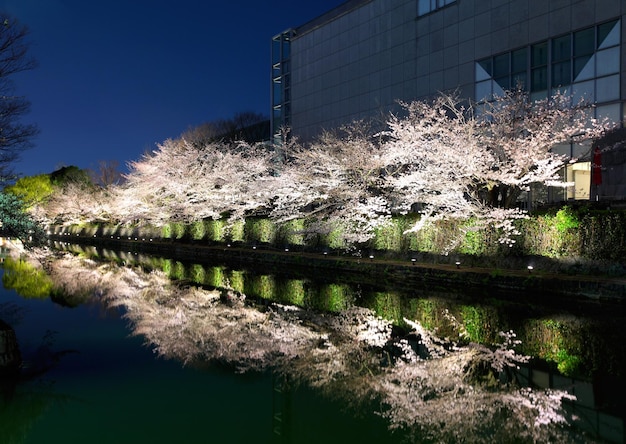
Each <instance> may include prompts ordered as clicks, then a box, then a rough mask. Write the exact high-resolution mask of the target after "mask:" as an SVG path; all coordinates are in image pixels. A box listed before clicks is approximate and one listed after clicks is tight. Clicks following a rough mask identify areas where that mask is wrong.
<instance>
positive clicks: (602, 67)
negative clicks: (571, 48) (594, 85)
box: [596, 46, 619, 77]
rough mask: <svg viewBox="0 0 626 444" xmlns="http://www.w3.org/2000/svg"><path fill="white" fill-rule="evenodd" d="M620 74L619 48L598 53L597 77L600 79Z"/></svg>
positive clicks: (615, 47)
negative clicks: (608, 75)
mask: <svg viewBox="0 0 626 444" xmlns="http://www.w3.org/2000/svg"><path fill="white" fill-rule="evenodd" d="M616 72H619V46H614V47H613V48H609V49H605V50H603V51H598V52H597V53H596V75H597V76H598V77H600V76H604V75H607V74H615V73H616Z"/></svg>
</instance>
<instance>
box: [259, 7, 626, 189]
mask: <svg viewBox="0 0 626 444" xmlns="http://www.w3.org/2000/svg"><path fill="white" fill-rule="evenodd" d="M625 15H626V3H625V2H623V1H616V0H563V1H558V2H556V1H554V2H551V1H545V0H501V1H497V2H496V1H491V0H437V1H435V0H419V1H415V0H398V1H393V2H390V1H387V0H351V1H347V2H345V3H343V4H342V5H340V6H338V7H337V8H335V9H332V10H330V11H328V12H327V13H325V14H322V15H321V16H319V17H314V18H312V19H311V21H309V22H307V23H305V24H303V25H301V26H297V27H295V28H290V29H288V30H286V31H284V32H282V33H280V34H277V35H276V36H275V37H274V39H273V47H272V48H273V49H272V80H271V81H272V132H273V134H275V135H276V134H277V133H278V131H279V130H280V128H281V127H282V126H283V125H287V126H289V127H291V131H292V134H294V135H295V136H297V137H298V138H299V139H300V140H304V141H307V140H310V139H311V138H314V137H315V136H317V135H318V134H320V132H321V131H323V130H324V129H332V128H336V127H339V126H341V125H343V124H346V123H349V122H352V121H355V120H359V119H374V120H375V121H379V122H380V120H381V119H384V118H385V117H384V116H385V115H386V114H387V113H388V112H390V111H395V110H398V103H397V101H398V100H402V101H411V100H416V99H424V98H428V97H431V96H433V95H435V94H437V93H438V92H440V91H458V92H459V94H460V95H461V97H463V98H466V99H469V100H472V101H475V102H476V103H478V105H479V106H480V103H484V102H485V101H489V100H490V99H491V98H492V97H493V96H494V95H497V94H502V93H503V91H504V90H506V89H510V88H513V87H516V85H522V86H523V87H524V88H525V89H526V90H527V91H528V92H529V93H530V95H531V97H532V98H533V99H541V98H546V97H548V96H549V95H552V94H553V93H554V92H555V91H557V90H561V91H566V92H568V93H570V94H571V96H572V100H574V101H579V100H581V99H584V100H587V101H588V102H590V103H593V104H594V105H595V108H594V109H593V110H591V111H590V114H591V115H590V117H596V118H603V117H607V118H609V119H611V120H612V121H614V122H616V123H619V124H621V123H622V122H623V120H624V102H625V100H626V95H625V94H626V77H625V76H624V63H625V62H626V57H625V54H624V48H625V47H626V46H625V45H624V44H623V40H624V37H623V36H622V26H623V23H624V20H625V17H624V16H625ZM554 149H555V151H556V152H559V153H562V154H564V155H567V156H568V157H571V158H573V159H576V160H577V162H579V163H577V164H574V165H572V166H570V167H568V168H567V170H566V171H563V173H562V174H563V175H564V176H565V177H564V178H565V179H567V180H568V181H571V182H573V183H574V186H573V187H572V188H571V189H570V190H568V191H566V192H563V191H562V190H560V189H555V190H551V191H550V193H549V195H547V194H546V195H545V197H546V198H547V199H550V200H564V199H589V197H590V193H589V189H590V186H591V174H590V172H591V162H592V159H591V153H590V151H589V147H588V146H579V145H577V144H575V143H572V144H565V145H562V146H558V147H555V148H554ZM609 168H610V167H609ZM604 173H605V170H604V169H603V179H604V181H603V183H602V184H601V185H600V192H599V194H600V196H601V197H603V198H604V197H605V196H606V198H619V199H624V198H626V179H625V178H626V174H622V175H621V176H620V177H618V176H610V177H609V176H607V175H605V174H604ZM615 181H618V182H619V183H620V184H624V186H622V187H621V188H619V189H616V190H615V192H611V193H603V192H602V187H604V186H609V185H608V184H609V183H614V182H615ZM544 194H545V193H544ZM537 195H538V196H541V194H540V193H537Z"/></svg>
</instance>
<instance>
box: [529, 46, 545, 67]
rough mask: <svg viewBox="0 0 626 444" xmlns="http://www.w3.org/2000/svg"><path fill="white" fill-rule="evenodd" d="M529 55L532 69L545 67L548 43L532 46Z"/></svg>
mask: <svg viewBox="0 0 626 444" xmlns="http://www.w3.org/2000/svg"><path fill="white" fill-rule="evenodd" d="M530 55H531V57H530V58H531V60H530V65H531V66H532V67H535V66H542V65H546V64H547V63H548V42H543V43H538V44H536V45H533V46H532V47H531V54H530Z"/></svg>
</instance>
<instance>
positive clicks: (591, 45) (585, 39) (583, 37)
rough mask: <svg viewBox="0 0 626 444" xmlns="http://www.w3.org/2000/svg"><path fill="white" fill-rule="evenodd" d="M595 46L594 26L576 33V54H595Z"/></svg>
mask: <svg viewBox="0 0 626 444" xmlns="http://www.w3.org/2000/svg"><path fill="white" fill-rule="evenodd" d="M595 46H596V43H595V38H594V32H593V28H589V29H584V30H582V31H578V32H576V33H574V56H576V57H577V56H581V55H587V54H593V51H594V50H595Z"/></svg>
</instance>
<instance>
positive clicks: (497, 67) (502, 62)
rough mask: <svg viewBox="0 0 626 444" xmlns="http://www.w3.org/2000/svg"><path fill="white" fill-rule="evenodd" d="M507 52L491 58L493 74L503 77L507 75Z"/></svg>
mask: <svg viewBox="0 0 626 444" xmlns="http://www.w3.org/2000/svg"><path fill="white" fill-rule="evenodd" d="M509 72H510V71H509V54H508V53H507V54H502V55H499V56H496V57H494V58H493V76H494V77H504V76H508V75H509Z"/></svg>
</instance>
